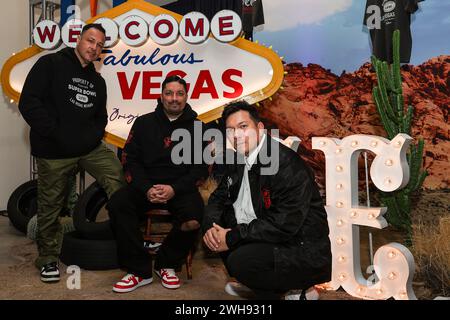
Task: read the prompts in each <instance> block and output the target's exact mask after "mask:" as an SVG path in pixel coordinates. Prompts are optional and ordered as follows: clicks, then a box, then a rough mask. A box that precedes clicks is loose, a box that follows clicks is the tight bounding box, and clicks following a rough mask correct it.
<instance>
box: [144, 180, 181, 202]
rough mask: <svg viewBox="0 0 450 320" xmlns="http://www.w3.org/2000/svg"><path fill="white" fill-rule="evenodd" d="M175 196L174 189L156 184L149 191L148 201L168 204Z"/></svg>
mask: <svg viewBox="0 0 450 320" xmlns="http://www.w3.org/2000/svg"><path fill="white" fill-rule="evenodd" d="M174 196H175V191H173V188H172V187H171V186H169V185H165V184H155V185H154V186H153V187H151V188H150V189H149V190H148V191H147V199H148V201H150V202H152V203H167V201H169V200H170V199H172V198H173V197H174Z"/></svg>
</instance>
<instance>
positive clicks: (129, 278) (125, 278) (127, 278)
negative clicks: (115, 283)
mask: <svg viewBox="0 0 450 320" xmlns="http://www.w3.org/2000/svg"><path fill="white" fill-rule="evenodd" d="M133 278H134V279H136V280H139V279H138V278H137V277H136V276H135V275H134V274H131V273H129V274H127V275H126V276H125V277H123V278H122V281H128V282H130V281H131V280H132V279H133Z"/></svg>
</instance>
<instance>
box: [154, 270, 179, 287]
mask: <svg viewBox="0 0 450 320" xmlns="http://www.w3.org/2000/svg"><path fill="white" fill-rule="evenodd" d="M155 273H156V274H157V275H158V277H160V278H161V284H162V285H163V286H164V287H166V288H167V289H178V288H179V287H180V278H178V276H177V274H176V273H175V270H174V269H161V270H159V271H158V270H155Z"/></svg>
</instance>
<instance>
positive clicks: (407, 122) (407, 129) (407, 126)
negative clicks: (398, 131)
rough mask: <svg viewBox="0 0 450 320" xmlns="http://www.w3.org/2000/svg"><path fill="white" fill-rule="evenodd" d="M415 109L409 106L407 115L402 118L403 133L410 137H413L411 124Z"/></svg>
mask: <svg viewBox="0 0 450 320" xmlns="http://www.w3.org/2000/svg"><path fill="white" fill-rule="evenodd" d="M413 111H414V109H413V107H412V106H408V110H407V111H406V115H404V116H403V118H402V132H403V133H406V134H408V135H411V122H412V118H413Z"/></svg>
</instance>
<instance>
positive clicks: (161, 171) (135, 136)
mask: <svg viewBox="0 0 450 320" xmlns="http://www.w3.org/2000/svg"><path fill="white" fill-rule="evenodd" d="M196 118H197V113H196V112H195V111H193V110H192V108H191V107H190V106H189V104H186V106H185V108H184V111H183V113H182V114H181V115H180V116H179V117H178V118H177V119H176V120H174V121H172V122H171V121H170V120H169V119H168V118H167V116H166V114H165V113H164V109H163V106H162V104H161V103H159V104H158V106H157V107H156V110H155V111H154V112H151V113H147V114H144V115H142V116H140V117H138V118H137V119H136V120H135V122H134V123H133V126H132V128H131V130H130V133H129V135H128V139H127V142H126V144H125V147H124V149H123V153H122V165H123V166H124V170H125V177H126V179H127V181H128V183H129V184H130V185H131V186H132V187H134V188H135V189H137V190H138V191H140V192H141V193H143V194H145V193H147V191H148V190H149V189H150V188H151V187H152V186H153V185H154V184H169V185H171V186H172V188H173V189H174V191H175V194H186V193H190V192H194V191H195V190H197V183H198V182H199V181H200V180H202V179H203V178H206V177H207V175H208V169H207V166H206V165H205V164H204V161H201V163H198V162H199V161H197V164H194V161H193V160H195V159H192V158H194V156H195V155H196V156H197V157H199V156H200V157H201V155H200V154H199V152H201V153H202V152H203V150H204V147H205V146H206V142H203V141H202V136H203V130H204V129H205V127H204V125H203V123H202V122H201V121H196ZM195 124H196V125H197V128H200V129H201V132H197V135H195V134H194V127H195ZM176 129H186V130H187V131H188V132H189V134H190V145H191V146H192V149H191V150H190V151H191V157H190V158H191V159H190V163H183V164H175V163H174V162H173V161H172V158H171V153H172V150H173V149H174V148H177V149H175V150H174V153H175V154H180V153H179V152H177V150H178V148H180V147H181V145H180V146H178V147H177V145H178V144H179V143H181V142H183V139H179V141H178V142H176V141H172V139H171V137H172V132H173V131H174V130H176ZM185 142H186V141H185ZM194 146H196V148H197V150H196V149H195V148H194ZM182 154H183V155H184V153H182Z"/></svg>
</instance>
